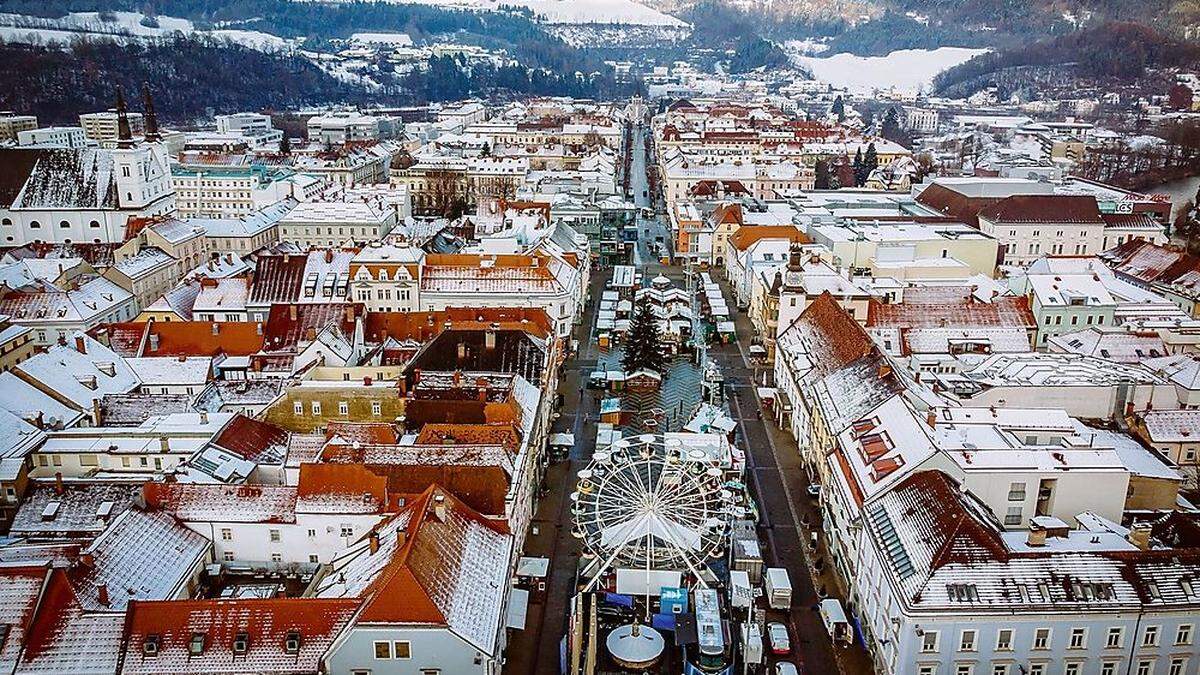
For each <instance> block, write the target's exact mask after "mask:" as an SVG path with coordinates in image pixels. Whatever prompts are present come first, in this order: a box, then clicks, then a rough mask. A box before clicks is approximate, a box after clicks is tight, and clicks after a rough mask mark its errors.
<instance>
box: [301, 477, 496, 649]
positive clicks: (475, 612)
mask: <svg viewBox="0 0 1200 675" xmlns="http://www.w3.org/2000/svg"><path fill="white" fill-rule="evenodd" d="M375 536H377V537H378V550H376V551H374V552H372V551H371V547H372V544H371V535H368V537H366V538H364V539H363V540H361V541H359V542H358V543H357V544H355V545H354V546H353V547H352V548H350V549H349V550H348V551H347V552H346V553H344V554H342V555H340V556H338V558H336V559H335V560H334V561H333V562H332V563H331V567H332V569H331V571H330V574H329V575H328V576H326V577H325V579H324V580H323V582H322V584H321V586H320V588H319V589H318V591H317V594H318V596H319V597H332V598H339V597H340V598H348V597H360V598H362V600H363V607H362V610H361V612H360V613H359V615H358V617H357V619H356V622H357V623H360V624H383V625H396V624H399V625H414V624H415V625H426V626H445V627H447V628H449V629H450V630H451V631H453V632H454V633H455V634H457V635H458V636H459V637H461V638H462V639H463V640H465V641H466V642H467V643H469V644H471V645H472V646H474V647H475V648H476V649H479V650H480V651H481V652H484V653H485V654H489V655H495V654H496V639H497V635H498V633H499V631H500V630H501V626H502V625H503V623H502V617H501V608H502V607H503V604H504V600H503V599H504V595H505V594H506V593H507V592H508V563H509V555H510V553H511V551H512V545H513V541H512V537H511V535H509V534H508V533H507V532H506V531H505V528H504V526H503V524H501V523H499V522H496V521H491V520H487V519H485V518H483V517H482V516H480V515H479V514H478V513H476V512H475V511H473V510H471V509H470V508H468V507H467V506H466V505H464V504H463V503H461V502H460V501H459V500H457V499H456V498H455V497H454V496H453V495H451V494H449V493H448V492H447V491H446V490H443V489H441V488H439V487H437V486H432V487H430V488H429V489H428V490H426V491H425V492H424V493H423V494H422V495H421V497H420V498H419V499H417V500H416V501H415V502H414V503H412V504H411V505H410V506H409V507H407V508H406V509H405V510H404V511H402V512H400V514H398V515H397V516H396V517H395V518H393V519H392V520H390V521H388V522H387V523H386V524H385V525H384V526H381V527H380V528H378V529H377V530H376V534H375Z"/></svg>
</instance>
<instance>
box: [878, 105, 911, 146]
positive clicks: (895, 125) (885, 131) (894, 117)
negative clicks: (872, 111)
mask: <svg viewBox="0 0 1200 675" xmlns="http://www.w3.org/2000/svg"><path fill="white" fill-rule="evenodd" d="M879 135H880V136H883V137H884V138H886V139H888V140H889V141H895V142H896V143H901V144H904V143H905V142H906V141H908V137H907V135H906V134H905V133H904V130H903V129H901V128H900V113H898V112H896V109H895V108H888V109H887V112H886V113H884V115H883V124H882V125H880V132H879Z"/></svg>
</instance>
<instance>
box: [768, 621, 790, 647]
mask: <svg viewBox="0 0 1200 675" xmlns="http://www.w3.org/2000/svg"><path fill="white" fill-rule="evenodd" d="M767 639H768V640H769V641H770V642H771V651H772V652H773V653H775V654H787V653H788V652H790V651H792V641H791V639H790V638H788V629H787V626H785V625H783V624H781V623H779V622H778V621H772V622H771V623H769V624H767Z"/></svg>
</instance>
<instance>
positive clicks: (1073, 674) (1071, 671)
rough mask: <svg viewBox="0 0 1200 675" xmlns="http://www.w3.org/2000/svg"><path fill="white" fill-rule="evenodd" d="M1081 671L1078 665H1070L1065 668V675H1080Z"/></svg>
mask: <svg viewBox="0 0 1200 675" xmlns="http://www.w3.org/2000/svg"><path fill="white" fill-rule="evenodd" d="M1081 670H1082V668H1080V666H1079V664H1078V663H1068V664H1067V665H1066V666H1064V667H1063V675H1079V673H1080V671H1081Z"/></svg>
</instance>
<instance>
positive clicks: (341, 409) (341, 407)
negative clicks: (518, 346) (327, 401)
mask: <svg viewBox="0 0 1200 675" xmlns="http://www.w3.org/2000/svg"><path fill="white" fill-rule="evenodd" d="M338 414H339V415H341V416H343V417H345V416H347V415H349V414H350V404H349V403H347V402H345V401H338Z"/></svg>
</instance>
